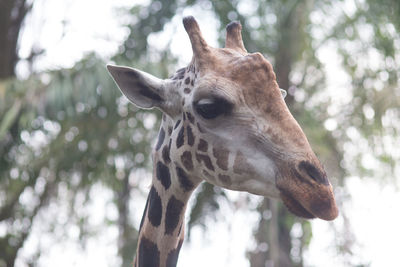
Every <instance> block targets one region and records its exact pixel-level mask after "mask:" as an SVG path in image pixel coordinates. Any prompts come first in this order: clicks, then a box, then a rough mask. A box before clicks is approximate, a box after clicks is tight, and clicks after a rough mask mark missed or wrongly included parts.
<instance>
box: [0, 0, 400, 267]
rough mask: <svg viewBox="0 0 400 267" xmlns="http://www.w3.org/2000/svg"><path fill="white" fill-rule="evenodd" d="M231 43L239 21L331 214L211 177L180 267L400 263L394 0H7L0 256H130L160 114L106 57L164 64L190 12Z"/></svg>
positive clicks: (1, 39)
mask: <svg viewBox="0 0 400 267" xmlns="http://www.w3.org/2000/svg"><path fill="white" fill-rule="evenodd" d="M185 15H194V16H195V17H196V19H197V20H198V22H199V24H200V27H201V28H202V31H203V33H204V36H205V38H206V39H207V41H208V42H209V44H211V45H213V46H223V43H224V35H225V31H224V28H225V25H226V24H227V23H229V22H230V21H232V20H239V21H240V22H241V23H242V25H243V39H244V43H245V45H246V47H247V50H248V51H249V52H256V51H259V52H261V53H263V54H264V55H265V56H266V58H267V59H268V60H269V61H270V62H271V63H272V64H273V66H274V69H275V72H276V74H277V79H278V83H279V85H280V87H281V88H284V89H286V90H288V96H287V98H286V103H287V105H288V106H289V108H290V110H291V112H292V113H293V115H294V116H295V118H296V119H297V120H298V121H299V123H300V125H301V126H302V128H303V129H304V131H305V132H306V135H307V136H308V139H309V141H310V142H311V144H312V147H313V149H314V151H315V152H316V154H317V155H318V156H319V158H320V160H321V161H322V162H323V164H324V165H325V166H326V168H327V171H328V175H329V176H330V180H331V182H332V183H333V184H334V188H335V194H336V197H337V201H338V204H339V205H340V216H339V218H338V219H336V220H335V221H334V222H329V223H328V222H325V221H321V220H312V221H307V220H303V219H299V218H295V217H294V216H292V215H291V214H290V213H289V212H288V211H287V210H286V208H285V207H284V206H283V205H282V204H281V203H280V202H278V201H275V200H269V199H264V198H262V197H258V196H253V195H249V194H246V193H238V192H232V191H227V190H223V189H221V188H217V187H213V186H212V185H210V184H207V183H204V184H202V185H201V186H200V187H199V188H198V189H197V191H196V192H195V194H194V195H193V197H192V200H191V202H190V206H189V208H188V211H187V224H188V228H187V230H188V231H187V236H186V242H185V243H184V246H183V249H182V251H181V254H180V259H179V262H178V266H205V265H206V266H240V267H243V266H251V267H264V266H267V267H272V266H273V267H286V266H296V267H302V266H324V267H325V266H400V259H399V257H398V251H399V240H400V229H399V225H400V193H399V185H400V168H399V165H398V163H399V158H400V142H399V137H400V109H399V108H400V88H399V79H400V73H399V70H400V69H399V67H400V66H399V65H400V35H399V32H400V2H399V1H398V0H379V1H378V0H341V1H339V0H337V1H330V0H284V1H271V0H232V1H227V0H219V1H211V0H189V1H183V0H165V1H151V0H143V1H138V0H137V1H124V0H114V1H106V0H79V1H78V0H58V1H54V0H53V1H50V0H35V1H33V0H1V2H0V266H1V267H3V266H7V267H8V266H18V267H21V266H43V267H45V266H121V267H127V266H131V265H132V259H133V257H134V253H135V248H136V241H137V240H136V238H137V233H138V232H137V231H138V227H139V223H140V219H141V216H142V213H143V209H144V204H145V199H146V195H147V192H148V190H149V185H150V180H151V177H150V176H151V168H152V163H151V160H150V150H151V146H152V145H153V143H154V140H155V137H156V134H157V131H158V127H159V118H160V112H158V111H143V110H138V109H137V108H136V107H135V106H133V105H131V104H128V101H127V100H126V99H125V98H124V97H122V96H121V94H120V92H119V90H118V89H117V87H116V85H115V84H114V83H113V81H112V79H111V78H110V76H109V75H108V73H107V72H106V69H105V65H106V64H107V63H116V64H121V65H128V66H134V67H136V68H139V69H143V70H145V71H148V72H150V73H152V74H154V75H156V76H158V77H161V78H166V77H168V76H169V75H171V74H172V73H173V72H174V71H175V70H176V69H178V68H179V67H184V66H185V65H187V64H188V63H189V62H190V59H191V53H192V52H191V47H190V42H189V39H188V37H187V36H186V33H185V31H184V29H183V26H182V23H181V21H182V17H183V16H185Z"/></svg>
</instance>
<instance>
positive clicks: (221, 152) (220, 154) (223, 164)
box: [213, 148, 229, 171]
mask: <svg viewBox="0 0 400 267" xmlns="http://www.w3.org/2000/svg"><path fill="white" fill-rule="evenodd" d="M213 155H214V157H215V158H216V159H217V165H218V167H220V168H221V169H223V170H225V171H226V170H228V158H229V150H227V149H225V148H219V149H216V148H213Z"/></svg>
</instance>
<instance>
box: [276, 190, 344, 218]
mask: <svg viewBox="0 0 400 267" xmlns="http://www.w3.org/2000/svg"><path fill="white" fill-rule="evenodd" d="M327 189H328V190H326V191H327V193H326V194H323V195H324V196H323V197H321V196H318V195H314V196H312V195H309V196H307V194H306V197H305V198H304V199H302V201H301V200H297V199H296V197H295V196H294V195H293V194H292V193H291V192H289V191H287V190H285V189H282V188H281V189H280V190H279V191H280V197H281V199H282V201H283V203H284V204H285V206H286V207H287V208H288V210H289V211H290V212H292V213H293V214H294V215H296V216H298V217H302V218H306V219H313V218H320V219H322V220H326V221H331V220H333V219H335V218H336V217H337V216H338V209H337V206H336V203H335V199H334V197H333V192H332V190H331V189H330V188H327ZM302 192H303V193H304V190H303V191H302Z"/></svg>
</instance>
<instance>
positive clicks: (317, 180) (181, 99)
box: [107, 16, 338, 267]
mask: <svg viewBox="0 0 400 267" xmlns="http://www.w3.org/2000/svg"><path fill="white" fill-rule="evenodd" d="M183 25H184V28H185V30H186V32H187V33H188V35H189V39H190V42H191V45H192V50H193V58H192V61H191V62H190V64H189V65H188V66H187V67H185V68H182V69H179V70H178V71H177V72H176V73H175V74H174V75H173V76H172V77H170V78H168V79H165V80H162V79H159V78H156V77H154V76H152V75H151V74H148V73H145V72H143V71H140V70H137V69H133V68H129V67H124V66H114V65H107V68H108V71H109V72H110V74H111V76H112V77H113V79H114V80H115V82H116V84H117V85H118V87H119V88H120V90H121V91H122V93H123V94H124V95H125V96H126V97H127V98H128V99H129V100H130V101H131V102H132V103H134V104H135V105H137V106H138V107H141V108H145V109H148V108H153V107H155V108H158V109H160V110H161V111H162V112H163V116H162V122H161V127H160V131H159V134H158V140H157V142H156V144H155V147H154V149H153V152H152V159H153V166H154V168H153V178H152V184H151V187H150V192H149V195H148V198H147V202H146V206H145V209H144V214H143V217H142V221H141V223H140V228H139V239H138V246H137V251H136V257H135V260H134V266H135V267H173V266H176V264H177V260H178V255H179V251H180V248H181V246H182V243H183V239H184V228H185V225H184V216H185V210H186V206H187V203H188V200H189V198H190V196H191V194H192V192H193V191H194V190H195V189H196V187H198V186H199V184H200V183H201V182H203V181H206V182H209V183H211V184H214V185H217V186H220V187H223V188H227V189H231V190H238V191H246V192H249V193H253V194H257V195H262V196H265V197H272V198H280V199H281V200H282V201H283V203H284V204H285V205H286V207H287V208H288V209H289V210H290V211H291V212H292V213H293V214H295V215H297V216H300V217H304V218H315V217H317V218H320V219H323V220H333V219H335V218H336V217H337V215H338V209H337V206H336V203H335V198H334V194H333V190H332V186H331V184H330V182H329V180H328V179H327V175H326V172H325V171H324V168H323V166H322V165H321V163H320V162H319V160H318V159H317V157H316V155H315V154H314V152H313V151H312V149H311V147H310V145H309V143H308V140H307V138H306V136H305V134H304V133H303V131H302V129H301V128H300V126H299V125H298V123H297V122H296V120H295V119H294V118H293V116H292V115H291V113H290V111H289V109H288V108H287V106H286V104H285V102H284V99H283V97H282V95H281V92H280V90H279V87H278V84H277V82H276V76H275V73H274V71H273V68H272V66H271V64H270V63H269V62H268V61H267V60H266V59H265V58H264V56H263V55H262V54H260V53H248V52H247V51H246V49H245V47H244V45H243V41H242V36H241V25H240V23H239V22H231V23H229V24H228V25H227V27H226V42H225V47H224V48H214V47H211V46H209V45H208V44H207V43H206V41H205V40H204V38H203V37H202V34H201V31H200V28H199V25H198V24H197V22H196V20H195V19H194V18H193V17H192V16H189V17H185V18H184V19H183Z"/></svg>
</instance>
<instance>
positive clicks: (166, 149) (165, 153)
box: [162, 145, 171, 164]
mask: <svg viewBox="0 0 400 267" xmlns="http://www.w3.org/2000/svg"><path fill="white" fill-rule="evenodd" d="M169 149H170V147H169V146H167V145H165V146H164V147H163V150H162V157H163V160H164V162H165V163H166V164H168V163H170V162H171V158H170V157H169Z"/></svg>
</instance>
